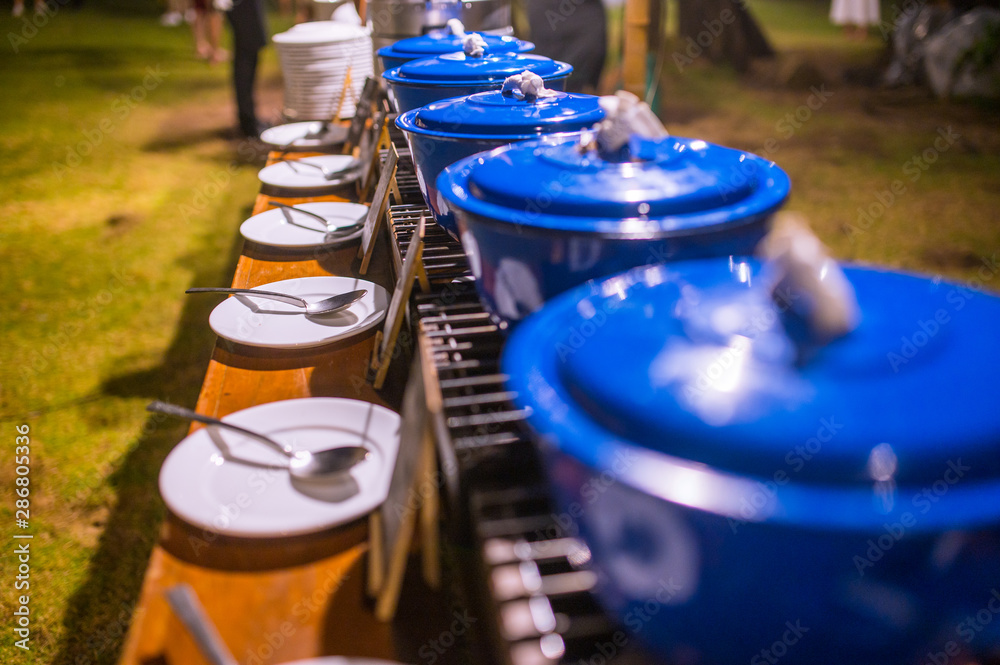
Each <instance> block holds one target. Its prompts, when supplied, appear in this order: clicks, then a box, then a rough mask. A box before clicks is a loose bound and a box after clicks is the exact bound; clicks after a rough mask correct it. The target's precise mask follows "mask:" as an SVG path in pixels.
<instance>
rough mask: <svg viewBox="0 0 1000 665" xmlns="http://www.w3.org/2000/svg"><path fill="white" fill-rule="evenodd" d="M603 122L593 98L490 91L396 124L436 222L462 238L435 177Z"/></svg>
mask: <svg viewBox="0 0 1000 665" xmlns="http://www.w3.org/2000/svg"><path fill="white" fill-rule="evenodd" d="M603 118H604V111H602V110H601V108H600V106H599V105H598V98H597V97H595V96H593V95H582V94H569V93H556V94H549V95H547V96H545V97H541V98H532V99H524V98H517V97H514V96H513V95H510V94H503V93H501V92H499V91H490V92H482V93H478V94H475V95H472V96H469V97H458V98H454V99H447V100H444V101H440V102H435V103H433V104H429V105H427V106H425V107H422V108H418V109H413V110H411V111H408V112H407V113H404V114H402V115H401V116H399V118H397V120H396V124H397V126H399V128H400V129H402V130H403V131H404V132H405V134H406V139H407V142H408V143H409V146H410V154H411V155H412V156H413V163H414V166H415V167H416V171H417V182H418V183H419V185H420V192H421V194H423V196H424V201H426V203H427V206H428V207H429V208H430V210H431V212H432V213H433V214H434V217H435V219H436V220H437V223H438V224H439V225H441V226H442V227H443V228H444V229H445V230H446V231H448V233H449V234H451V235H452V236H453V237H454V238H456V239H458V238H459V232H458V225H457V223H456V222H455V218H454V215H452V214H451V213H450V212H447V211H446V209H445V206H444V205H443V201H441V199H440V197H439V196H438V191H437V178H438V176H439V175H440V173H441V172H442V171H443V170H444V169H445V167H447V166H450V165H451V164H454V163H455V162H457V161H459V160H460V159H463V158H465V157H469V156H471V155H474V154H476V153H480V152H487V151H490V150H492V149H494V148H499V147H501V146H504V145H507V144H510V143H514V142H518V141H527V140H531V139H535V138H538V137H539V136H543V135H559V136H560V137H566V138H567V139H573V138H578V137H579V135H580V132H581V131H582V130H583V129H586V128H589V127H591V126H593V125H594V124H595V123H597V122H600V121H601V119H603Z"/></svg>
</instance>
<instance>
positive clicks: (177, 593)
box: [164, 582, 239, 665]
mask: <svg viewBox="0 0 1000 665" xmlns="http://www.w3.org/2000/svg"><path fill="white" fill-rule="evenodd" d="M164 595H165V596H166V597H167V604H168V605H170V609H172V610H173V611H174V615H175V616H176V617H177V618H178V619H180V620H181V624H183V625H184V627H185V628H186V629H187V631H188V633H189V634H190V635H191V637H192V638H193V639H194V643H195V644H196V645H197V646H198V650H199V651H201V655H203V656H205V659H206V660H207V661H208V662H209V663H211V664H212V665H239V663H238V661H237V660H236V658H235V657H234V656H233V652H232V651H230V650H229V647H227V646H226V643H225V642H223V641H222V636H221V635H219V630H218V629H217V628H216V627H215V624H214V623H212V620H211V619H210V618H208V614H207V613H206V612H205V608H204V607H203V606H202V604H201V601H199V600H198V596H197V595H196V594H195V592H194V589H192V588H191V587H190V586H189V585H187V584H185V583H183V582H182V583H180V584H177V585H176V586H172V587H170V588H169V589H167V590H166V591H165V592H164Z"/></svg>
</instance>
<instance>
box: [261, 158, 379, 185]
mask: <svg viewBox="0 0 1000 665" xmlns="http://www.w3.org/2000/svg"><path fill="white" fill-rule="evenodd" d="M300 161H303V162H308V163H310V164H316V165H318V166H323V167H325V168H326V169H327V170H328V171H337V172H340V173H341V174H343V177H342V178H338V179H336V180H327V179H326V178H324V177H323V174H322V173H321V172H320V171H319V169H314V168H312V167H310V166H305V165H300V164H296V165H295V166H290V165H289V163H288V162H278V163H277V164H271V165H270V166H265V167H264V168H262V169H261V170H260V173H258V174H257V177H258V178H260V181H261V182H262V183H264V184H265V185H272V186H274V187H281V188H284V189H319V188H323V187H338V186H340V185H342V184H343V183H344V182H347V181H350V180H355V179H357V178H358V177H360V175H361V169H360V168H359V167H360V166H361V165H360V163H359V162H358V161H357V160H356V159H355V158H354V157H352V156H350V155H321V156H319V157H305V158H303V159H302V160H300ZM296 169H297V170H296Z"/></svg>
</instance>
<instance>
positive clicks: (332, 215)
mask: <svg viewBox="0 0 1000 665" xmlns="http://www.w3.org/2000/svg"><path fill="white" fill-rule="evenodd" d="M295 207H296V208H301V209H302V210H306V211H308V212H314V213H316V214H317V215H319V216H321V217H323V218H324V219H326V220H327V222H328V223H329V228H330V230H333V229H335V228H340V227H342V226H349V225H351V224H354V223H355V222H357V221H358V220H359V219H363V218H364V217H365V216H366V215H367V214H368V206H366V205H362V204H360V203H347V202H332V201H321V202H317V203H299V204H297V205H296V206H295ZM291 214H292V215H293V217H292V218H293V219H294V220H295V222H296V223H297V224H301V225H302V226H307V227H309V228H315V229H322V225H321V224H320V222H319V220H317V219H313V218H312V217H309V216H308V215H302V214H299V213H294V212H293V213H291ZM240 233H241V234H242V235H243V237H244V238H246V239H247V240H252V241H253V242H256V243H260V244H261V245H269V246H271V247H287V248H302V247H321V246H324V245H338V244H343V243H345V242H349V241H351V240H354V239H355V238H358V237H360V234H361V229H360V228H359V229H358V232H357V233H351V234H350V235H347V236H343V237H341V238H338V239H337V240H335V241H334V242H327V241H326V236H325V233H324V232H321V231H310V230H308V229H304V228H302V227H301V226H295V225H293V224H289V223H288V222H287V221H286V220H285V215H284V213H283V212H282V211H281V209H280V208H271V209H270V210H265V211H264V212H262V213H260V214H257V215H254V216H253V217H251V218H250V219H248V220H246V221H245V222H243V224H241V225H240Z"/></svg>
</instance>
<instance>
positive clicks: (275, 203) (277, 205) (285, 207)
mask: <svg viewBox="0 0 1000 665" xmlns="http://www.w3.org/2000/svg"><path fill="white" fill-rule="evenodd" d="M270 204H271V205H272V206H274V207H275V208H281V209H282V210H287V211H289V212H293V211H294V212H297V213H301V214H303V215H308V216H309V217H312V218H313V219H318V220H319V221H320V222H322V223H323V226H325V227H327V228H329V226H330V222H328V221H326V217H323V216H322V215H317V214H316V213H314V212H309V211H308V210H303V209H302V208H296V207H295V206H290V205H288V204H287V203H280V202H278V201H270Z"/></svg>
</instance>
